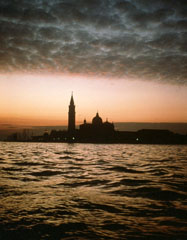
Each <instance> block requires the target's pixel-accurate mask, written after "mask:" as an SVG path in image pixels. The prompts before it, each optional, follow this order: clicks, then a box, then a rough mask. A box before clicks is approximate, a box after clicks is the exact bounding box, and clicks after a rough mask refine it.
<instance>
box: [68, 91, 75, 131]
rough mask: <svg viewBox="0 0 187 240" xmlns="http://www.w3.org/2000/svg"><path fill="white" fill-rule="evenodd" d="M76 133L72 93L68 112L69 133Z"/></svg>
mask: <svg viewBox="0 0 187 240" xmlns="http://www.w3.org/2000/svg"><path fill="white" fill-rule="evenodd" d="M74 131H75V104H74V99H73V92H72V94H71V99H70V104H69V112H68V132H69V133H74Z"/></svg>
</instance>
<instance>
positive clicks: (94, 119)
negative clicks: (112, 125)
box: [92, 113, 103, 125]
mask: <svg viewBox="0 0 187 240" xmlns="http://www.w3.org/2000/svg"><path fill="white" fill-rule="evenodd" d="M102 123H103V120H102V118H101V117H99V114H98V113H97V114H96V116H95V117H94V118H93V119H92V124H94V125H99V124H102Z"/></svg>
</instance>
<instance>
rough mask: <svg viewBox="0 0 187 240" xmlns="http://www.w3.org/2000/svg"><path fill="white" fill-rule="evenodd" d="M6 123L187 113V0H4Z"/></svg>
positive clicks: (0, 73)
mask: <svg viewBox="0 0 187 240" xmlns="http://www.w3.org/2000/svg"><path fill="white" fill-rule="evenodd" d="M0 9H1V10H0V90H1V94H0V128H1V127H3V126H6V125H35V126H41V125H67V111H68V105H69V100H70V96H71V92H72V91H73V93H74V100H75V105H76V120H77V124H79V123H80V122H82V121H83V120H84V118H86V119H87V120H88V121H91V119H92V117H93V116H94V115H95V113H96V112H97V111H99V114H100V115H101V117H102V118H103V120H105V119H106V118H108V119H109V121H113V122H187V16H186V14H185V13H186V11H187V2H186V0H178V1H176V0H170V1H166V0H157V1H151V0H89V1H88V0H79V1H77V0H50V1H49V0H32V1H30V0H14V1H13V0H1V1H0Z"/></svg>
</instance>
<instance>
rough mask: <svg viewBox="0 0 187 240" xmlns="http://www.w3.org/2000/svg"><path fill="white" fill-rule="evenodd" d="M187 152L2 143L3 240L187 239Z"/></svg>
mask: <svg viewBox="0 0 187 240" xmlns="http://www.w3.org/2000/svg"><path fill="white" fill-rule="evenodd" d="M186 190H187V146H167V145H163V146H158V145H125V144H124V145H123V144H114V145H109V144H64V143H7V142H1V143H0V193H1V194H0V239H1V240H6V239H13V240H17V239H19V240H22V239H27V240H32V239H33V240H36V239H55V240H58V239H67V240H69V239H72V240H76V239H81V240H82V239H151V240H152V239H153V240H158V239H162V240H165V239H168V240H169V239H175V240H177V239H178V240H181V239H187V207H186V203H187V201H186V200H187V198H186V196H187V195H186Z"/></svg>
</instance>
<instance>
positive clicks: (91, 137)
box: [9, 94, 187, 144]
mask: <svg viewBox="0 0 187 240" xmlns="http://www.w3.org/2000/svg"><path fill="white" fill-rule="evenodd" d="M75 126H76V125H75V104H74V99H73V94H72V95H71V99H70V104H69V112H68V130H63V131H56V130H52V131H51V133H50V134H48V132H45V133H44V134H43V135H42V136H33V137H32V140H33V141H37V142H79V143H132V144H187V135H181V134H175V133H173V132H171V131H168V130H163V129H162V130H161V129H142V130H139V131H136V132H131V131H117V130H115V129H114V124H113V123H111V122H109V121H108V120H106V121H105V122H103V120H102V118H101V117H100V116H99V113H98V112H97V113H96V116H95V117H94V118H93V119H92V122H91V123H87V122H86V119H85V120H84V121H83V124H81V125H80V126H79V129H76V128H75ZM9 140H12V141H19V139H18V136H17V134H14V135H12V136H10V138H9ZM23 140H26V139H25V138H24V139H23Z"/></svg>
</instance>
